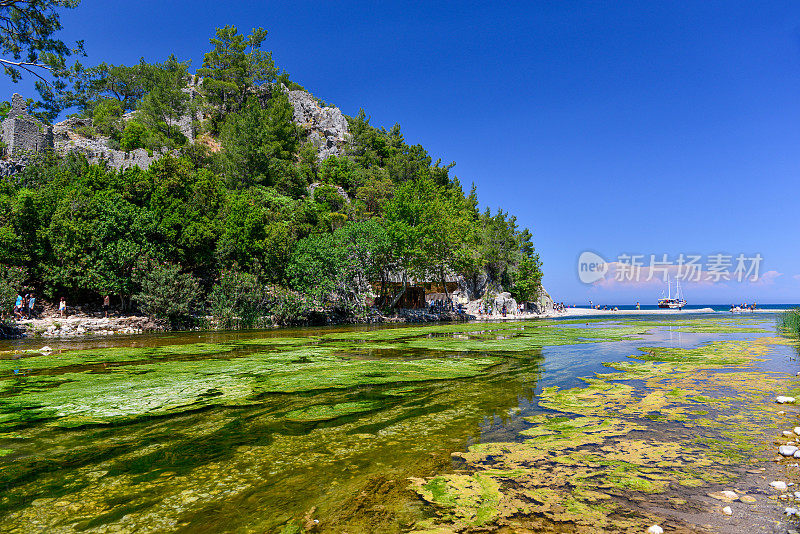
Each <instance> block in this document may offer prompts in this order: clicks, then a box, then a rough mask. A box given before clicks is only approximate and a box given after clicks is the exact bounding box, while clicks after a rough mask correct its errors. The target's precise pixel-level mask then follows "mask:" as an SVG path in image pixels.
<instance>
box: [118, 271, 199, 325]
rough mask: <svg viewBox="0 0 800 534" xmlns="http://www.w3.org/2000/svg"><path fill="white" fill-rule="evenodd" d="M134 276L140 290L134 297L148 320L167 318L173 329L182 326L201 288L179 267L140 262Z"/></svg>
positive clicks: (192, 310)
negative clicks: (150, 318)
mask: <svg viewBox="0 0 800 534" xmlns="http://www.w3.org/2000/svg"><path fill="white" fill-rule="evenodd" d="M135 277H136V279H137V281H138V282H139V284H140V285H141V288H142V289H141V291H139V292H138V293H136V294H135V295H134V297H133V299H134V301H136V303H137V304H138V305H139V306H140V307H141V309H142V311H143V312H145V313H146V314H148V315H149V316H151V317H157V318H160V319H167V320H168V321H169V322H170V323H171V324H172V325H173V326H177V325H180V324H183V323H185V322H186V321H187V320H188V319H189V317H190V315H191V314H192V312H194V311H195V309H196V308H197V306H198V304H199V302H200V296H201V293H200V285H199V284H198V282H197V280H196V279H195V278H194V277H193V276H192V275H191V274H189V273H185V272H182V270H181V268H180V266H179V265H176V264H174V263H169V262H158V261H152V260H143V261H141V262H140V264H139V266H138V268H137V272H136V274H135Z"/></svg>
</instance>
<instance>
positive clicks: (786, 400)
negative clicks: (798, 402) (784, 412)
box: [775, 395, 795, 404]
mask: <svg viewBox="0 0 800 534" xmlns="http://www.w3.org/2000/svg"><path fill="white" fill-rule="evenodd" d="M794 401H795V398H794V397H786V396H784V395H778V396H777V397H775V402H777V403H778V404H793V403H794Z"/></svg>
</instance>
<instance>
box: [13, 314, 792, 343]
mask: <svg viewBox="0 0 800 534" xmlns="http://www.w3.org/2000/svg"><path fill="white" fill-rule="evenodd" d="M783 311H785V310H781V309H759V310H755V311H751V312H741V313H731V312H725V311H715V310H713V309H712V308H700V309H692V310H687V309H683V310H669V309H665V310H618V311H614V310H593V309H590V308H567V309H565V310H564V311H551V312H547V313H517V314H508V315H506V316H505V317H503V316H502V315H500V314H496V315H473V314H467V313H457V312H450V311H447V312H445V311H439V312H430V311H428V310H425V309H419V310H416V309H408V310H400V311H399V312H398V313H396V314H394V315H383V314H380V313H379V312H376V311H375V310H372V311H371V312H370V313H368V314H367V316H366V317H365V318H364V319H365V320H363V321H342V322H333V323H329V324H327V325H328V326H332V325H339V326H343V325H359V324H402V323H405V324H419V323H437V322H506V321H531V320H537V319H568V318H569V319H578V318H584V317H585V318H598V317H609V318H613V317H620V316H622V317H625V316H647V315H650V316H652V315H656V316H662V317H663V316H681V315H692V314H723V315H728V314H729V315H731V316H737V317H738V316H742V315H757V314H766V313H781V312H783ZM294 326H297V325H286V326H275V327H272V328H292V327H294ZM302 326H326V325H302ZM5 328H6V329H8V330H9V331H12V330H17V331H19V332H21V334H22V337H8V338H6V339H7V340H10V339H37V338H39V339H60V338H81V337H86V338H92V337H109V336H116V335H137V334H144V333H152V332H182V331H185V330H170V329H169V328H165V326H164V324H163V323H159V322H158V321H155V320H153V319H151V318H149V317H147V316H143V315H124V316H110V317H108V318H106V317H97V316H95V315H89V314H83V313H80V314H75V315H71V316H68V317H64V318H62V317H58V316H50V315H49V316H46V317H40V318H37V319H23V320H19V321H14V322H11V323H8V324H6V325H5ZM259 329H262V328H259ZM263 329H264V330H266V329H270V328H263ZM190 330H191V329H190ZM194 330H198V331H209V332H210V331H214V330H216V329H214V328H199V329H194Z"/></svg>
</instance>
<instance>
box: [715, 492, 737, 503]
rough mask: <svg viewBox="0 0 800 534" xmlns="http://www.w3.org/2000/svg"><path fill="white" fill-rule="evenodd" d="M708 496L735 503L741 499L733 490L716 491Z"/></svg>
mask: <svg viewBox="0 0 800 534" xmlns="http://www.w3.org/2000/svg"><path fill="white" fill-rule="evenodd" d="M708 496H709V497H712V498H714V499H717V500H719V501H725V502H733V501H736V500H738V499H739V495H738V494H737V493H736V492H735V491H731V490H722V491H715V492H714V493H709V494H708Z"/></svg>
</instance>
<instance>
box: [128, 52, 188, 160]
mask: <svg viewBox="0 0 800 534" xmlns="http://www.w3.org/2000/svg"><path fill="white" fill-rule="evenodd" d="M146 77H147V84H148V87H149V92H148V93H147V94H146V95H144V97H142V99H141V101H140V102H139V105H138V106H137V115H136V118H137V120H138V121H140V122H141V123H142V124H143V125H145V126H146V127H147V128H148V129H150V130H151V131H153V132H157V133H158V134H160V136H161V137H162V139H164V140H165V142H164V144H170V143H169V142H172V143H174V144H179V145H180V144H183V142H184V141H185V137H184V135H183V134H182V133H181V131H180V128H179V127H178V124H177V123H178V121H179V120H180V119H181V117H183V116H185V115H186V114H187V111H188V109H189V94H188V93H187V92H186V91H185V90H184V89H186V83H187V80H188V79H189V63H188V62H185V63H181V62H180V61H178V60H177V59H176V58H175V56H174V55H173V56H170V57H169V58H168V59H167V60H166V61H165V62H164V63H162V64H153V65H149V66H148V69H147V74H146Z"/></svg>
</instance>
